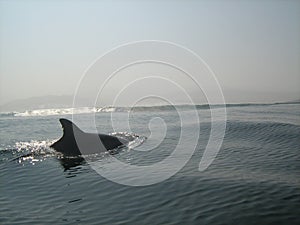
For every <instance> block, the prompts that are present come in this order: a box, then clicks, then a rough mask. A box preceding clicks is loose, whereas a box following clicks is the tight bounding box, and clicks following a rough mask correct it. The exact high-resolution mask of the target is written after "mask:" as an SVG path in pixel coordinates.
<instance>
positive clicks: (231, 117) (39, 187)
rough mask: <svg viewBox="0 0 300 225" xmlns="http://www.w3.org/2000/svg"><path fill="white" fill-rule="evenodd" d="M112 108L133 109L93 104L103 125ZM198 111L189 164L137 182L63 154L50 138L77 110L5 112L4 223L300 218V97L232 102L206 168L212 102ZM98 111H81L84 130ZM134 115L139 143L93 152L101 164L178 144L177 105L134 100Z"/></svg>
mask: <svg viewBox="0 0 300 225" xmlns="http://www.w3.org/2000/svg"><path fill="white" fill-rule="evenodd" d="M184 110H185V112H186V113H189V110H192V109H190V108H189V107H186V108H184ZM212 110H219V109H218V108H215V109H212ZM109 111H114V112H113V114H114V117H115V118H117V119H116V120H118V118H123V117H124V115H127V112H126V111H122V110H118V109H110V110H107V111H106V112H105V111H102V112H96V113H95V121H96V125H97V129H98V131H99V132H101V133H111V132H113V130H112V127H111V122H110V121H111V120H110V118H111V112H109ZM197 112H198V115H199V118H200V121H199V122H197V121H192V120H191V121H188V124H189V126H190V127H191V129H190V136H193V132H194V130H193V129H192V127H195V126H200V135H199V140H198V144H197V146H196V149H195V152H194V154H193V156H192V157H191V159H190V160H189V161H188V163H187V164H186V165H185V166H184V167H183V168H182V169H181V170H180V171H179V172H178V173H176V174H175V175H174V176H172V177H171V178H169V179H167V180H165V181H162V182H159V183H156V184H153V185H149V186H140V187H132V186H125V185H121V184H118V183H115V182H112V181H110V180H108V179H106V178H104V177H102V176H100V175H99V174H98V173H97V172H96V171H95V170H94V169H93V168H92V167H91V166H90V165H89V163H87V162H86V161H85V160H81V159H68V158H62V157H61V156H60V155H58V154H57V153H56V152H55V151H54V150H52V149H50V148H49V147H48V146H49V145H50V144H51V143H53V142H54V141H55V140H57V139H58V138H60V137H61V135H62V130H61V126H60V124H59V121H58V119H59V118H62V117H63V118H69V119H70V118H71V117H72V116H71V115H70V114H68V111H66V110H64V109H61V110H55V111H53V110H48V111H47V110H40V111H29V112H23V113H16V112H14V113H2V114H0V168H1V173H0V224H300V104H270V105H268V104H267V105H231V106H230V107H227V117H228V118H227V126H226V133H225V138H224V140H223V144H222V147H221V149H220V151H219V153H218V155H217V157H216V159H215V160H214V161H213V163H212V164H211V165H210V166H209V167H208V169H206V170H205V171H202V172H200V171H199V170H198V167H199V162H200V160H201V157H202V155H203V152H204V150H205V147H206V144H207V140H208V137H209V135H210V129H211V126H210V122H209V121H210V110H209V109H207V108H206V107H200V106H199V107H197ZM91 114H92V113H88V112H85V113H82V114H77V116H76V117H77V118H79V119H80V124H78V126H79V127H80V128H82V129H83V130H85V131H92V129H91V128H90V127H89V125H88V124H87V123H85V121H86V120H87V118H89V117H90V116H91ZM153 118H154V120H153V121H152V122H153V123H152V125H153V126H154V128H153V127H152V129H153V130H156V129H155V126H158V127H159V126H160V125H161V124H162V121H164V123H165V124H166V127H167V129H166V130H164V131H165V135H164V139H163V141H162V142H159V143H158V145H156V146H154V144H155V143H156V138H157V139H158V138H159V135H155V133H153V134H151V132H150V130H149V126H148V125H149V121H151V119H153ZM158 118H160V119H158ZM155 121H156V122H155ZM129 122H130V128H131V131H130V132H134V133H135V134H136V135H139V138H138V139H137V140H136V142H137V145H136V147H134V148H131V149H130V148H125V149H123V150H121V151H120V152H119V153H118V154H115V155H113V156H111V155H108V154H100V155H95V156H89V157H92V158H94V160H96V161H97V160H98V163H103V164H105V163H109V158H110V157H116V158H118V160H121V161H122V162H125V163H130V164H134V165H139V166H144V165H151V164H153V163H157V162H160V161H161V160H163V159H164V158H166V157H168V156H169V155H170V154H171V153H172V151H173V150H174V148H175V147H176V145H177V143H178V140H179V137H180V130H181V123H180V118H179V115H178V113H177V111H176V110H174V109H173V108H172V107H156V108H140V109H137V110H135V111H134V112H132V113H131V114H130V117H129ZM157 130H159V129H157ZM118 132H129V131H128V130H118ZM157 133H159V132H157ZM123 134H124V133H123ZM126 134H127V135H132V134H131V133H129V134H128V133H126ZM156 144H157V143H156ZM151 146H153V148H152V149H151V151H144V150H145V149H146V148H151ZM185 147H186V149H187V150H188V149H190V148H193V146H188V145H187V146H185ZM135 148H136V150H135ZM137 150H138V151H137ZM171 169H172V168H171ZM145 179H147V177H145Z"/></svg>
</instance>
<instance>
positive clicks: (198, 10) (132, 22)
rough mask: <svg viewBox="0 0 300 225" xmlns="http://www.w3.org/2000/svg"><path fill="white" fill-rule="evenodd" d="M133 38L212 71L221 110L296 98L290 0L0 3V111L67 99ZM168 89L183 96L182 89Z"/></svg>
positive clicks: (296, 52) (296, 6) (297, 49)
mask: <svg viewBox="0 0 300 225" xmlns="http://www.w3.org/2000/svg"><path fill="white" fill-rule="evenodd" d="M141 40H162V41H168V42H172V43H176V44H179V45H181V46H184V47H186V48H188V49H190V50H192V51H193V52H195V53H196V54H197V55H199V56H200V57H201V58H202V59H203V60H204V61H205V62H206V63H207V65H209V67H210V68H211V69H212V70H213V72H214V73H215V76H216V78H217V80H218V82H219V84H220V86H221V88H222V90H223V92H224V96H225V99H226V101H227V102H268V101H288V100H293V99H299V98H300V88H299V87H300V41H299V40H300V1H296V0H295V1H255V0H254V1H242V0H239V1H191V0H188V1H184V0H182V1H179V0H178V1H126V0H124V1H89V0H87V1H83V0H82V1H80V0H77V1H63V0H62V1H55V0H51V1H50V0H42V1H33V0H32V1H30V0H26V1H16V0H9V1H8V0H7V1H5V0H0V105H1V104H4V103H7V102H9V101H12V100H15V99H22V98H30V97H35V96H46V95H73V94H74V93H75V91H76V87H77V86H78V84H79V82H80V79H81V77H82V76H83V74H84V72H85V71H86V70H87V68H88V67H89V66H90V65H91V63H92V62H94V61H95V59H97V58H98V57H99V56H101V55H103V54H104V53H106V52H108V51H110V50H111V49H113V48H115V47H117V46H120V45H123V44H125V43H128V42H134V41H141ZM134 71H135V70H133V71H131V72H132V73H134ZM136 71H139V70H136ZM170 73H172V72H170ZM168 76H171V75H168ZM128 79H129V81H130V79H132V78H130V76H129V77H128V73H127V75H126V73H124V74H120V75H119V77H118V79H115V81H113V80H112V83H110V85H108V86H107V87H112V88H113V87H115V88H116V89H118V88H119V89H121V88H122V85H120V84H123V83H124V82H123V81H124V80H128ZM113 82H115V83H113ZM178 82H179V83H181V84H183V86H184V85H185V87H186V89H189V84H188V82H187V81H184V80H180V79H179V80H178ZM162 83H163V82H162ZM114 84H115V85H114ZM117 84H119V86H118V85H117ZM90 85H93V84H92V83H90ZM141 85H142V83H141ZM144 85H145V84H144ZM100 86H101V85H100V84H99V87H100ZM155 86H156V83H155V82H149V83H148V86H147V88H149V89H151V88H154V87H155ZM163 87H164V86H163V85H162V88H163ZM86 89H89V87H88V86H87V87H86ZM107 89H108V88H107ZM191 89H192V87H191ZM134 90H135V91H134V92H139V91H141V90H143V88H142V87H141V88H140V89H139V88H138V87H135V89H134ZM114 91H118V90H114ZM168 91H169V94H170V95H172V96H173V95H176V93H174V90H170V89H168V88H165V92H168ZM195 93H196V91H195V90H194V92H193V93H192V95H194V96H193V97H194V98H196V97H195V96H197V93H196V94H195ZM133 94H134V93H133V92H132V91H128V96H127V98H130V97H131V96H132V95H133ZM108 95H109V90H108V92H107V95H104V98H105V96H108ZM124 95H125V94H124ZM125 97H126V96H125ZM122 99H126V98H124V96H123V98H122ZM124 101H125V100H124ZM104 102H105V99H104Z"/></svg>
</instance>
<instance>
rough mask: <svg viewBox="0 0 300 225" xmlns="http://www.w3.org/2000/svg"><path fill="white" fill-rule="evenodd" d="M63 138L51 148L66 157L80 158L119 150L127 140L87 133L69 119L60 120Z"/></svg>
mask: <svg viewBox="0 0 300 225" xmlns="http://www.w3.org/2000/svg"><path fill="white" fill-rule="evenodd" d="M59 121H60V123H61V125H62V128H63V136H62V137H61V138H60V139H59V140H58V141H56V142H55V143H53V144H52V145H51V146H50V147H51V148H53V149H55V150H56V151H58V152H61V153H63V154H64V155H66V156H79V155H86V154H92V153H99V152H105V151H110V150H114V149H117V148H118V147H120V146H124V145H125V144H127V143H128V141H127V140H125V139H121V138H117V137H114V136H111V135H106V134H96V133H85V132H83V131H82V130H80V129H79V128H78V127H77V126H76V125H75V124H74V123H72V122H71V121H70V120H67V119H59Z"/></svg>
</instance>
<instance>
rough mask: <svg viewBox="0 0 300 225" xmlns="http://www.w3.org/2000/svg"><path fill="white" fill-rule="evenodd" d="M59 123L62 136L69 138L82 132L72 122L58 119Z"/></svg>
mask: <svg viewBox="0 0 300 225" xmlns="http://www.w3.org/2000/svg"><path fill="white" fill-rule="evenodd" d="M59 122H60V123H61V126H62V128H63V132H64V134H63V135H64V136H70V135H72V136H73V135H74V132H82V133H83V131H82V130H80V129H79V128H78V127H77V126H76V125H75V124H74V123H73V122H72V121H70V120H67V119H64V118H61V119H59Z"/></svg>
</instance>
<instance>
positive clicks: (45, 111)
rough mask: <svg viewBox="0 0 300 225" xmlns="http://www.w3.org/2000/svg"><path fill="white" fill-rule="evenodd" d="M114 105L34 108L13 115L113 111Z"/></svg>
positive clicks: (114, 109)
mask: <svg viewBox="0 0 300 225" xmlns="http://www.w3.org/2000/svg"><path fill="white" fill-rule="evenodd" d="M115 111H116V108H115V107H103V108H95V107H93V108H91V107H81V108H63V109H36V110H26V111H24V112H15V113H14V116H53V115H70V114H83V113H95V112H115Z"/></svg>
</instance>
